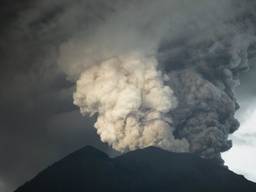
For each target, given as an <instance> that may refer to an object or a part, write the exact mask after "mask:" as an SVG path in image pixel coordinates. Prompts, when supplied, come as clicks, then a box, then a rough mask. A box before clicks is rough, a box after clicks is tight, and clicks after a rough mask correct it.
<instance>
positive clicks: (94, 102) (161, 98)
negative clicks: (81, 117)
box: [74, 54, 188, 152]
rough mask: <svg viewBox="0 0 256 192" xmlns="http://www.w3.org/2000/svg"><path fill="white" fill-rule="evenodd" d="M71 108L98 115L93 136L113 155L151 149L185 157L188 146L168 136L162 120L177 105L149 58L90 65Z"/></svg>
mask: <svg viewBox="0 0 256 192" xmlns="http://www.w3.org/2000/svg"><path fill="white" fill-rule="evenodd" d="M74 103H75V104H76V105H78V106H79V107H80V109H81V112H82V113H83V114H90V115H94V114H96V113H97V114H98V119H97V122H96V123H95V127H96V129H97V133H98V134H99V135H100V137H101V140H102V141H103V142H106V143H108V144H109V145H111V146H112V147H113V148H114V149H116V150H118V151H128V150H134V149H137V148H144V147H146V146H152V145H154V146H159V147H161V148H164V149H167V150H171V151H179V152H182V151H183V152H185V151H188V142H187V141H186V140H184V139H183V140H178V139H175V137H174V136H173V131H174V128H173V127H172V125H171V124H172V119H171V118H170V117H167V116H166V114H167V113H168V112H169V111H170V110H171V109H173V108H175V107H176V105H177V100H176V98H175V96H174V95H173V91H172V90H171V88H170V87H168V86H166V85H164V81H163V74H161V72H160V71H158V70H157V61H156V60H155V59H154V58H153V57H149V58H148V57H144V56H142V55H138V54H131V55H128V56H127V55H125V56H118V57H113V58H110V59H108V60H106V61H103V62H102V63H99V64H95V65H92V66H91V67H89V68H88V69H87V70H86V71H85V72H83V73H82V75H81V77H80V79H79V80H78V81H77V86H76V92H75V93H74Z"/></svg>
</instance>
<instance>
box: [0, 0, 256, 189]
mask: <svg viewBox="0 0 256 192" xmlns="http://www.w3.org/2000/svg"><path fill="white" fill-rule="evenodd" d="M97 1H101V0H97ZM113 1H115V0H113ZM229 1H232V0H227V1H225V2H229ZM234 1H235V0H234ZM83 2H87V0H84V1H80V0H73V1H70V0H63V1H59V0H58V1H53V0H45V1H41V2H40V1H33V0H23V1H20V0H12V1H10V0H1V2H0V25H1V26H0V62H1V64H0V191H1V192H10V191H12V190H13V189H15V188H16V187H17V186H19V185H21V184H23V183H24V182H25V181H27V180H28V179H30V178H32V177H33V176H34V175H35V174H37V173H38V172H39V171H40V170H42V169H44V168H45V167H47V166H48V165H49V164H51V163H53V162H55V161H57V160H59V159H61V158H62V157H63V156H65V155H67V154H69V153H70V152H72V151H74V150H76V149H78V148H80V147H82V146H85V145H88V144H90V145H94V146H96V147H98V148H99V149H101V150H103V151H106V152H108V153H109V154H116V152H115V151H113V150H112V149H111V148H110V147H108V146H107V145H106V144H104V143H102V142H101V141H100V139H99V136H98V135H97V134H96V130H95V129H94V128H93V125H94V122H95V117H92V118H88V117H83V116H82V115H81V114H80V112H79V110H78V108H77V107H76V106H74V105H73V98H72V94H73V91H74V84H73V83H72V82H71V81H69V79H67V76H66V75H65V74H64V73H63V69H61V70H60V68H59V66H58V65H57V63H58V59H59V48H60V46H61V45H62V43H63V42H68V40H69V39H70V38H73V37H77V36H78V37H80V36H83V35H84V33H82V34H81V33H79V32H80V31H84V28H85V27H88V26H89V24H88V26H87V25H84V23H87V20H91V19H95V18H94V17H92V16H91V15H90V14H87V13H86V12H84V9H85V8H87V9H88V7H86V6H88V5H87V4H86V3H83ZM94 2H96V0H94ZM103 2H108V1H103ZM175 2H176V1H175ZM190 2H191V1H190ZM198 2H199V1H198ZM209 2H210V1H209ZM211 2H212V4H211V6H214V7H218V6H224V5H225V3H223V4H221V3H219V2H217V1H216V2H217V3H214V2H213V1H211ZM223 2H224V1H223ZM245 2H249V3H250V2H252V1H250V0H246V1H245ZM206 4H207V3H206ZM108 6H109V5H108V3H106V5H105V4H104V5H102V7H103V9H105V8H106V9H107V8H108ZM207 6H208V9H209V5H207ZM211 6H210V8H211ZM185 7H186V6H185ZM188 7H189V6H188ZM249 7H250V6H249ZM89 8H90V10H92V11H94V12H95V13H97V16H98V17H97V19H96V21H95V22H102V21H103V20H104V16H105V14H109V13H108V12H107V13H104V12H99V11H98V7H97V6H96V7H94V4H93V3H92V5H90V6H89ZM199 8H200V9H199V10H201V9H202V8H203V7H199ZM208 9H205V12H206V13H207V10H208ZM153 10H154V9H153ZM188 10H189V9H188ZM183 11H184V10H183ZM110 12H111V9H110ZM185 12H186V9H185ZM70 15H72V17H70ZM139 16H140V15H139ZM139 16H138V18H139ZM153 16H154V14H153ZM206 16H207V14H206ZM206 16H205V17H206ZM220 16H221V15H220ZM201 17H202V16H199V15H196V16H195V19H198V18H201ZM207 17H208V18H209V19H211V15H210V14H209V15H208V16H207ZM252 17H253V16H252ZM128 18H130V17H128ZM153 18H154V17H153ZM155 19H156V20H157V21H158V19H159V18H155ZM179 19H180V20H179V21H181V23H182V24H184V23H185V24H186V19H184V18H183V17H182V16H180V17H179ZM141 22H142V23H143V22H144V21H143V20H139V21H138V22H136V24H138V25H139V24H140V23H141ZM214 22H216V21H215V20H214ZM174 23H175V22H174ZM197 24H198V26H197V27H202V28H203V27H204V25H206V24H205V23H203V22H202V23H200V22H199V23H197ZM200 24H202V26H201V25H200ZM208 25H209V24H207V25H206V26H208ZM161 26H162V22H160V25H159V27H161ZM146 27H147V26H146ZM190 27H191V26H188V28H186V29H187V30H190ZM193 27H194V26H192V27H191V28H192V29H191V30H192V31H193ZM120 30H121V29H120ZM122 30H124V31H125V30H126V28H124V29H122ZM122 30H121V31H122ZM222 30H223V29H222ZM152 31H153V33H154V34H157V35H158V34H161V33H162V30H154V29H152ZM107 32H108V33H109V34H111V33H112V31H111V29H109V28H107ZM173 33H174V34H175V35H177V34H183V33H184V34H186V33H185V32H184V31H179V30H176V29H173ZM132 34H133V31H132ZM207 34H208V31H207ZM88 35H91V31H90V30H89V31H88ZM157 35H156V37H157ZM175 35H174V37H175ZM121 37H122V35H121V36H120V39H122V38H121ZM154 37H155V36H154ZM126 38H127V39H129V38H128V37H126ZM147 39H151V36H147V37H145V42H146V40H147ZM137 40H138V39H136V40H135V42H136V41H137ZM183 40H184V39H182V40H177V41H176V42H174V43H176V44H177V43H181V44H182V43H183ZM196 40H197V39H195V41H196ZM176 44H175V46H176ZM106 45H108V42H106ZM145 45H148V44H147V43H145V44H142V45H140V46H145ZM177 47H178V48H177V50H180V49H179V48H180V47H179V46H177ZM126 48H130V45H129V44H128V45H127V47H126ZM188 49H189V48H188ZM118 51H119V50H118ZM79 54H82V53H81V52H79ZM184 55H185V56H187V55H186V53H184ZM80 56H81V55H80ZM181 56H182V57H183V55H181ZM224 59H225V58H224ZM251 63H252V64H253V63H254V61H251ZM62 67H63V66H62ZM64 68H65V66H64ZM68 70H70V71H71V72H72V67H71V68H69V69H68ZM255 75H256V70H255V68H252V70H251V71H250V72H248V73H243V74H242V76H241V79H242V80H241V86H240V87H239V88H238V89H237V91H236V95H237V96H238V101H239V103H240V105H241V109H240V111H239V112H238V114H237V117H238V119H239V120H240V121H241V129H240V130H239V131H237V132H236V133H235V134H234V135H233V136H231V139H232V140H233V141H234V146H233V148H232V149H231V150H230V151H228V152H226V153H225V154H223V158H224V159H225V161H226V164H227V165H229V167H230V168H231V169H232V170H234V171H235V172H237V173H241V174H244V175H245V176H246V177H247V178H249V179H252V180H254V181H256V164H255V159H256V129H255V127H254V126H255V125H256V99H255V98H256V97H255V96H256V87H255V82H256V78H255V77H256V76H255ZM68 78H72V77H68Z"/></svg>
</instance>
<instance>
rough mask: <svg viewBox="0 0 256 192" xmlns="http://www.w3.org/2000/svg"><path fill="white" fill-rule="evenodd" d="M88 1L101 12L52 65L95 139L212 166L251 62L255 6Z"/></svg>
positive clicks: (229, 0)
mask: <svg viewBox="0 0 256 192" xmlns="http://www.w3.org/2000/svg"><path fill="white" fill-rule="evenodd" d="M88 2H89V1H88ZM95 2H96V3H95V4H94V3H92V2H90V3H88V4H89V5H91V4H93V5H97V6H100V5H101V11H100V13H98V12H99V11H98V10H97V11H95V12H94V10H93V9H91V10H90V14H88V16H86V19H87V20H92V22H91V23H87V27H86V29H81V32H79V34H77V35H76V36H74V37H73V38H72V39H70V40H69V41H67V42H66V43H65V44H63V45H62V48H61V51H60V59H59V63H60V66H61V67H62V69H63V70H64V71H65V72H66V73H67V74H68V77H69V79H71V80H74V81H76V90H75V93H74V104H75V105H77V106H79V107H80V110H81V112H82V114H84V115H87V114H88V115H97V122H96V123H95V128H96V129H97V132H98V134H99V135H100V138H101V140H102V141H103V142H106V143H108V144H109V145H111V146H112V147H113V148H115V149H116V150H119V151H122V152H125V151H128V150H134V149H137V148H143V147H147V146H150V145H155V146H158V147H161V148H164V149H167V150H170V151H176V152H193V153H198V154H200V155H201V156H202V157H206V158H219V157H220V153H221V152H223V151H226V150H228V149H229V148H230V147H231V146H232V143H231V141H229V140H228V135H229V134H231V133H233V132H234V131H235V130H236V129H237V128H238V127H239V123H238V121H237V120H236V119H235V118H234V115H235V112H236V110H237V109H238V104H237V102H236V99H235V96H234V88H235V87H236V86H237V85H239V74H240V73H241V72H242V71H245V70H247V69H248V68H249V60H250V58H252V57H254V55H255V54H254V51H253V50H254V47H255V34H254V27H253V22H254V20H253V18H254V13H253V11H252V12H251V13H248V4H249V3H251V4H250V6H252V5H253V6H255V4H253V3H252V2H251V1H245V2H244V3H240V2H239V1H236V0H226V1H221V2H217V3H216V2H213V1H210V0H206V1H205V0H204V1H203V0H202V1H201V0H198V1H195V2H193V3H192V2H191V1H182V2H181V1H178V0H172V1H167V0H159V1H153V0H152V1H151V0H149V1H129V2H125V1H109V3H106V2H105V3H103V1H95ZM248 2H249V3H248ZM103 5H104V6H103ZM89 7H90V6H89ZM245 10H246V11H247V14H245ZM96 13H98V14H96ZM245 15H246V16H245ZM241 17H245V18H246V19H245V20H246V22H241ZM92 18H93V19H92ZM99 18H103V19H99Z"/></svg>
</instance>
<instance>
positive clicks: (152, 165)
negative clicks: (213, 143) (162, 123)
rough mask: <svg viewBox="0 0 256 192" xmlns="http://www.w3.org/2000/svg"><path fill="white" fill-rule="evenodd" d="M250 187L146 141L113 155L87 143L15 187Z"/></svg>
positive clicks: (81, 190)
mask: <svg viewBox="0 0 256 192" xmlns="http://www.w3.org/2000/svg"><path fill="white" fill-rule="evenodd" d="M102 191H106V192H135V191H136V192H137V191H138V192H144V191H145V192H168V191H170V192H188V191H189V192H222V191H223V192H224V191H225V192H229V191H232V192H236V191H239V192H241V191H243V192H255V191H256V184H255V183H253V182H250V181H248V180H246V179H245V178H244V177H243V176H241V175H237V174H235V173H233V172H231V171H229V170H228V169H227V168H226V167H223V166H220V165H219V164H217V163H214V162H212V161H209V160H205V159H201V158H199V157H197V156H196V155H192V154H180V153H171V152H167V151H164V150H161V149H158V148H154V147H149V148H146V149H141V150H137V151H133V152H129V153H127V154H124V155H122V156H119V157H116V158H109V157H108V156H107V155H106V154H105V153H103V152H101V151H99V150H97V149H95V148H93V147H90V146H87V147H84V148H83V149H81V150H79V151H77V152H74V153H72V154H71V155H69V156H67V157H65V158H64V159H62V160H61V161H59V162H57V163H55V164H53V165H52V166H50V167H49V168H47V169H46V170H44V171H42V172H41V173H40V174H38V175H37V176H36V177H35V178H34V179H32V180H31V181H29V182H27V183H26V184H25V185H23V186H22V187H20V188H19V189H17V190H16V192H102Z"/></svg>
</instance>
